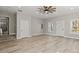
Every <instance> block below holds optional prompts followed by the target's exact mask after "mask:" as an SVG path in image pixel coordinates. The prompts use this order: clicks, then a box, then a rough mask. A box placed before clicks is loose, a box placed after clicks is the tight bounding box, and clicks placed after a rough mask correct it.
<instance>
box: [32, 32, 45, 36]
mask: <svg viewBox="0 0 79 59" xmlns="http://www.w3.org/2000/svg"><path fill="white" fill-rule="evenodd" d="M42 34H44V33H38V34H32V36H38V35H42Z"/></svg>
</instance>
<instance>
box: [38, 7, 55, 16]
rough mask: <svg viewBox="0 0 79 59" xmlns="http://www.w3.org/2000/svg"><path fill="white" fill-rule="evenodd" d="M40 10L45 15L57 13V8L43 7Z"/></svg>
mask: <svg viewBox="0 0 79 59" xmlns="http://www.w3.org/2000/svg"><path fill="white" fill-rule="evenodd" d="M38 9H39V12H41V13H43V14H49V13H53V12H56V7H54V6H41V7H40V8H38Z"/></svg>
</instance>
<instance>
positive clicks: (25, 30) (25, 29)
mask: <svg viewBox="0 0 79 59" xmlns="http://www.w3.org/2000/svg"><path fill="white" fill-rule="evenodd" d="M20 31H21V38H23V37H28V36H29V23H28V21H27V20H21V22H20Z"/></svg>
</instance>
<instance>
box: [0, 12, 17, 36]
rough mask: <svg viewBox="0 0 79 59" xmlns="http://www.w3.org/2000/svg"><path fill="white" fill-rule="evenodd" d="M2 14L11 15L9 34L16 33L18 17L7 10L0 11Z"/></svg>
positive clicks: (0, 14)
mask: <svg viewBox="0 0 79 59" xmlns="http://www.w3.org/2000/svg"><path fill="white" fill-rule="evenodd" d="M0 16H4V17H9V34H10V35H12V34H15V33H16V19H15V15H14V14H11V13H7V12H0Z"/></svg>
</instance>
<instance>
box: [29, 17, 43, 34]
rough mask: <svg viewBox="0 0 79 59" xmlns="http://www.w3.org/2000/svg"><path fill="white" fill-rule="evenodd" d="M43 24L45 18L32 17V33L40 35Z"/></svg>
mask: <svg viewBox="0 0 79 59" xmlns="http://www.w3.org/2000/svg"><path fill="white" fill-rule="evenodd" d="M41 24H43V20H41V19H37V18H34V17H32V18H31V33H32V35H40V34H42V33H43V30H42V29H41Z"/></svg>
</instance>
